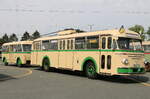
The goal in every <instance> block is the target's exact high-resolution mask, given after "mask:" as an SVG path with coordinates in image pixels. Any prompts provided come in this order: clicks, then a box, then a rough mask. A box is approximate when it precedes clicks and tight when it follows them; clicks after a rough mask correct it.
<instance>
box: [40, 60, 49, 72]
mask: <svg viewBox="0 0 150 99" xmlns="http://www.w3.org/2000/svg"><path fill="white" fill-rule="evenodd" d="M42 67H43V69H44V71H46V72H49V71H50V67H49V60H48V59H44V61H43V66H42Z"/></svg>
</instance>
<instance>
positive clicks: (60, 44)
mask: <svg viewBox="0 0 150 99" xmlns="http://www.w3.org/2000/svg"><path fill="white" fill-rule="evenodd" d="M59 49H60V50H62V41H60V42H59Z"/></svg>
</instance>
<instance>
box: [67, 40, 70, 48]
mask: <svg viewBox="0 0 150 99" xmlns="http://www.w3.org/2000/svg"><path fill="white" fill-rule="evenodd" d="M67 49H70V40H67Z"/></svg>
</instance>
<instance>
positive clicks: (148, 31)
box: [146, 27, 150, 35]
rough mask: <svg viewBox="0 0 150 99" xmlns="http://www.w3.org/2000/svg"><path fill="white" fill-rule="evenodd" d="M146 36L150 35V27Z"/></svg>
mask: <svg viewBox="0 0 150 99" xmlns="http://www.w3.org/2000/svg"><path fill="white" fill-rule="evenodd" d="M146 34H148V35H150V27H148V30H147V32H146Z"/></svg>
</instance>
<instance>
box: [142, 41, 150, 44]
mask: <svg viewBox="0 0 150 99" xmlns="http://www.w3.org/2000/svg"><path fill="white" fill-rule="evenodd" d="M142 45H150V41H144V42H142Z"/></svg>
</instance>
